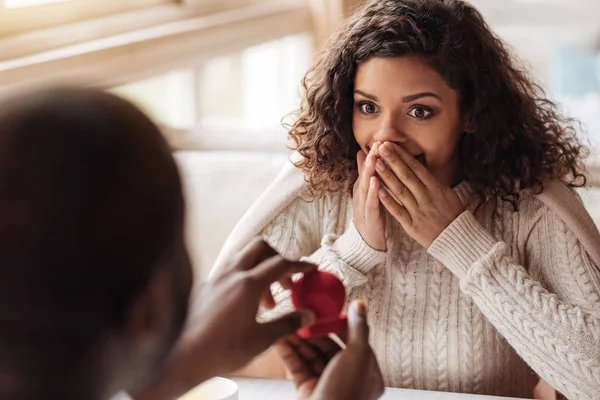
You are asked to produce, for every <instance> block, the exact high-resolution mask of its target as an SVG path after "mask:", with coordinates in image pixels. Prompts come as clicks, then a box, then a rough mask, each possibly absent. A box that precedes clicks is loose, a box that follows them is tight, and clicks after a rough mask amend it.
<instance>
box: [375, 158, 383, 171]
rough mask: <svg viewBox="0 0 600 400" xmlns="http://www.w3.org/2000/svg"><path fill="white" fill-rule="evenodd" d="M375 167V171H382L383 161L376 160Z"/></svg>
mask: <svg viewBox="0 0 600 400" xmlns="http://www.w3.org/2000/svg"><path fill="white" fill-rule="evenodd" d="M375 168H376V169H377V171H384V170H385V165H383V161H381V160H377V162H376V163H375Z"/></svg>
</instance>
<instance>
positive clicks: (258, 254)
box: [231, 237, 277, 271]
mask: <svg viewBox="0 0 600 400" xmlns="http://www.w3.org/2000/svg"><path fill="white" fill-rule="evenodd" d="M275 255H277V252H276V251H275V250H274V249H273V248H272V247H271V246H269V244H268V243H267V242H265V241H264V240H262V239H261V238H259V237H257V238H255V239H253V240H252V241H251V242H250V243H249V244H247V245H246V246H245V247H244V248H243V249H242V250H241V251H240V252H239V253H238V254H237V256H236V257H235V259H234V262H233V263H232V268H231V269H232V270H234V271H246V270H249V269H252V268H254V267H256V266H257V265H259V264H260V263H262V262H263V261H265V260H267V259H268V258H270V257H273V256H275Z"/></svg>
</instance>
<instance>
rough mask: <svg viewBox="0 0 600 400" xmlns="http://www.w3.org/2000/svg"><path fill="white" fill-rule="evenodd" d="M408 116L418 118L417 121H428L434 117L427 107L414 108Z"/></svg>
mask: <svg viewBox="0 0 600 400" xmlns="http://www.w3.org/2000/svg"><path fill="white" fill-rule="evenodd" d="M408 115H410V116H411V117H413V118H416V119H427V118H430V117H431V116H432V115H433V111H432V110H431V109H429V108H426V107H421V106H417V107H413V108H412V109H411V110H410V111H409V112H408Z"/></svg>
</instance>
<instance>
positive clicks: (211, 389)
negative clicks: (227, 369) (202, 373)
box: [179, 378, 239, 400]
mask: <svg viewBox="0 0 600 400" xmlns="http://www.w3.org/2000/svg"><path fill="white" fill-rule="evenodd" d="M238 399H239V397H238V385H237V383H235V382H234V381H232V380H229V379H225V378H213V379H210V380H208V381H206V382H204V383H202V384H200V385H199V386H196V387H195V388H194V389H192V390H190V391H189V392H188V393H186V394H185V395H183V397H180V398H179V400H238Z"/></svg>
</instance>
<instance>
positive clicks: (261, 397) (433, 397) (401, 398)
mask: <svg viewBox="0 0 600 400" xmlns="http://www.w3.org/2000/svg"><path fill="white" fill-rule="evenodd" d="M233 380H234V381H235V382H236V383H237V384H238V385H239V387H240V399H239V400H296V391H295V390H294V386H293V384H292V383H291V382H290V381H285V380H276V379H251V378H233ZM493 399H498V400H500V399H502V400H511V398H508V397H494V396H480V395H472V394H459V393H441V392H426V391H422V390H406V389H390V388H387V389H386V390H385V394H384V395H383V397H382V400H493ZM512 400H519V399H514V398H512ZM520 400H522V399H520Z"/></svg>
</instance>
